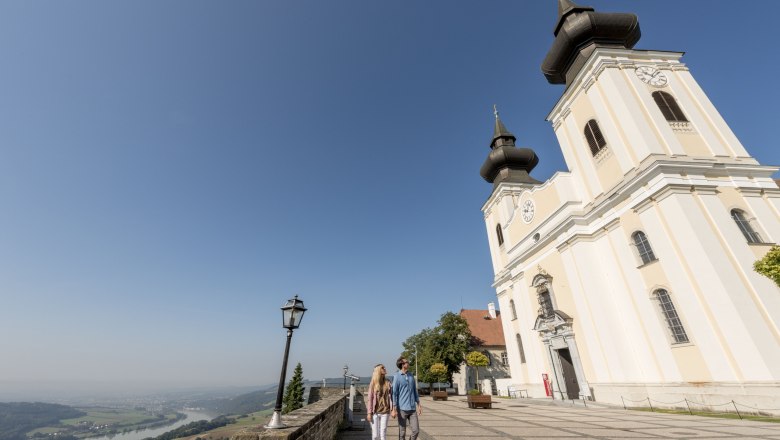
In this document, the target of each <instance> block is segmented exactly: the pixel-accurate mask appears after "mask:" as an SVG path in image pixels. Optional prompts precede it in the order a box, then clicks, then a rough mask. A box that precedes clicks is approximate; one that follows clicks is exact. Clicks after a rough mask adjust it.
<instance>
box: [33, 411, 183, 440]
mask: <svg viewBox="0 0 780 440" xmlns="http://www.w3.org/2000/svg"><path fill="white" fill-rule="evenodd" d="M75 409H77V410H80V411H83V412H85V413H86V415H83V416H81V417H77V418H71V419H63V420H61V421H60V422H59V423H56V424H53V425H50V426H44V427H40V428H38V429H35V430H33V431H31V432H29V433H28V434H27V435H28V437H31V438H33V439H35V438H39V439H41V438H47V437H50V436H51V435H52V434H54V433H58V434H57V437H60V436H73V437H77V438H85V437H96V436H103V435H113V434H119V433H123V432H130V431H135V430H137V429H146V428H154V427H158V426H163V425H167V424H170V423H173V422H175V421H176V420H179V419H181V418H183V417H184V416H183V415H182V414H179V413H177V412H175V411H173V410H164V411H163V412H157V411H147V410H146V409H145V408H134V409H121V408H100V407H90V408H75Z"/></svg>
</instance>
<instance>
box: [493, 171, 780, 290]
mask: <svg viewBox="0 0 780 440" xmlns="http://www.w3.org/2000/svg"><path fill="white" fill-rule="evenodd" d="M640 167H641V168H640V169H639V170H635V171H633V172H631V173H629V174H628V176H627V177H629V178H628V180H624V181H623V182H622V183H621V184H619V185H617V186H616V187H614V188H612V189H611V190H610V191H609V192H607V193H605V194H603V195H602V196H601V197H599V198H597V199H596V200H594V202H592V203H591V204H589V205H587V206H584V207H583V208H582V210H581V211H580V212H576V211H574V212H571V213H570V214H569V215H568V216H567V217H565V218H563V219H561V220H560V221H559V223H558V224H556V225H554V226H553V227H552V228H551V229H549V230H548V231H547V232H546V234H545V236H544V237H543V238H542V239H541V240H539V242H537V243H535V244H533V245H531V246H529V247H528V248H527V249H525V250H523V251H519V252H517V253H516V254H515V255H513V256H512V257H511V259H510V260H509V262H508V263H507V265H506V266H505V269H504V271H510V270H512V269H514V268H516V267H518V266H520V264H521V263H526V262H528V261H529V259H534V260H538V259H540V258H543V256H546V255H547V254H548V253H549V250H548V251H547V252H544V253H543V255H541V256H540V255H538V253H539V252H540V250H543V249H545V248H546V247H547V246H548V244H549V243H550V242H551V241H553V240H557V241H558V244H556V246H554V247H553V248H551V249H558V250H562V249H565V248H566V247H567V246H568V244H571V243H573V241H572V239H574V238H576V240H577V241H580V240H591V239H593V237H596V234H598V233H600V232H599V231H604V228H612V227H617V225H618V224H619V218H620V216H622V215H623V214H624V213H625V212H626V211H628V210H635V211H637V212H641V211H643V210H645V209H647V208H649V207H650V206H652V203H653V202H658V201H661V200H663V199H665V198H666V197H668V196H670V195H672V194H690V193H691V192H696V193H699V194H716V193H717V190H718V187H722V186H723V184H722V182H712V181H708V180H706V177H705V178H704V180H702V178H701V176H707V175H714V176H720V175H727V176H728V175H731V176H734V175H746V176H759V177H766V178H769V177H770V176H771V175H772V174H774V173H775V172H777V171H778V169H780V167H776V166H766V165H759V164H756V163H738V162H729V163H724V162H711V161H694V160H691V159H687V158H686V159H676V158H668V157H665V158H664V159H659V158H658V157H657V156H651V157H649V158H648V159H647V160H645V161H644V162H643V164H641V165H640ZM688 175H692V176H693V177H688ZM659 176H661V177H662V178H661V180H659V181H656V182H653V180H654V179H656V178H657V177H659ZM694 182H695V183H694ZM648 183H652V185H651V186H649V187H648V186H647V185H648ZM732 186H733V185H732ZM773 193H774V192H773ZM777 193H778V194H780V190H777ZM626 200H628V203H627V204H626V205H625V206H624V207H622V208H621V209H619V210H615V209H614V208H615V207H617V206H618V205H619V204H621V203H623V202H625V201H626ZM576 205H577V203H576V202H572V201H569V202H566V203H564V204H563V206H562V207H561V208H559V209H558V210H557V211H556V212H554V213H552V214H551V215H549V216H548V217H547V219H546V221H544V222H542V223H541V224H540V225H539V226H538V227H536V228H534V229H533V230H532V231H530V232H529V234H528V235H527V236H526V237H524V238H523V239H522V240H521V241H520V242H518V243H517V244H516V245H515V246H514V247H513V248H512V249H510V250H509V252H508V255H511V254H512V253H513V252H514V251H516V250H517V249H518V248H520V247H522V246H523V245H524V244H526V242H527V241H528V240H530V239H531V237H532V236H533V234H534V233H535V232H538V231H539V230H540V229H544V227H545V226H546V225H548V224H549V221H550V220H551V219H554V218H555V216H557V215H559V214H560V213H563V212H565V211H566V210H567V208H568V207H570V206H576ZM610 210H613V211H612V212H609V211H610ZM504 271H502V273H504ZM496 279H498V277H497V278H496Z"/></svg>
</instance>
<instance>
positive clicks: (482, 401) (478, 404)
mask: <svg viewBox="0 0 780 440" xmlns="http://www.w3.org/2000/svg"><path fill="white" fill-rule="evenodd" d="M467 402H468V404H469V408H492V407H493V401H492V400H491V399H490V395H481V396H472V395H469V396H468V399H467Z"/></svg>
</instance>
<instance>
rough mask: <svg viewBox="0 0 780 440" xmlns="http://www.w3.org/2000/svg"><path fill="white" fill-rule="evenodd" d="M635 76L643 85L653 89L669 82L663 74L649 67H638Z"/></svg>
mask: <svg viewBox="0 0 780 440" xmlns="http://www.w3.org/2000/svg"><path fill="white" fill-rule="evenodd" d="M636 76H637V77H639V79H640V80H642V82H643V83H645V84H650V85H651V86H655V87H663V86H665V85H666V83H667V82H668V81H669V80H668V79H667V78H666V75H664V73H663V72H661V71H660V70H658V69H656V68H655V67H650V66H640V67H637V68H636Z"/></svg>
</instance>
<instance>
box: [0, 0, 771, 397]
mask: <svg viewBox="0 0 780 440" xmlns="http://www.w3.org/2000/svg"><path fill="white" fill-rule="evenodd" d="M588 4H589V5H592V6H594V7H595V8H596V9H597V10H602V11H616V12H634V13H636V14H638V15H639V20H640V25H641V27H642V34H643V36H642V39H641V40H640V41H639V43H638V44H637V46H636V47H637V48H639V49H657V50H671V51H685V52H686V56H685V57H684V58H683V61H684V62H686V63H687V64H688V66H689V67H690V69H691V72H692V74H693V75H694V77H695V78H696V79H697V80H698V81H699V83H700V84H701V86H702V87H703V89H704V90H705V92H706V93H707V94H708V96H709V97H710V99H711V100H712V101H713V102H714V104H715V105H716V107H718V109H719V110H720V111H721V113H722V115H723V116H724V118H725V119H726V121H727V122H728V123H729V124H730V126H731V128H732V129H733V130H734V132H735V133H736V134H737V136H738V137H739V138H740V140H741V141H742V143H743V144H744V145H745V147H746V148H747V149H748V151H749V152H750V153H751V154H752V155H753V156H754V157H756V158H757V159H758V160H759V161H760V162H761V163H764V164H768V165H775V164H777V165H780V153H778V151H780V150H779V149H778V147H777V142H776V139H777V136H776V133H777V118H778V112H777V103H778V102H780V92H779V91H778V90H779V88H778V87H777V83H776V78H775V76H776V74H775V72H776V71H777V69H778V61H777V60H776V57H772V56H770V54H771V53H774V52H775V51H776V48H775V47H774V45H773V44H774V43H775V42H776V41H777V35H776V31H775V30H774V29H772V28H771V27H770V26H769V25H768V24H767V23H764V22H762V21H761V18H762V17H763V16H765V15H766V14H767V13H769V12H770V11H773V10H775V9H776V5H775V2H772V1H769V0H765V1H749V2H743V3H739V4H737V3H733V2H711V1H709V2H704V1H679V0H677V1H672V0H658V1H654V2H648V1H625V0H624V1H617V0H594V1H592V2H590V3H588ZM556 13H557V8H556V2H555V1H553V0H550V1H537V0H534V1H530V0H527V1H510V0H495V1H484V2H476V1H473V2H466V1H453V0H447V1H444V0H435V1H434V0H431V1H425V2H420V1H411V0H402V1H395V2H378V1H358V0H340V1H329V2H323V1H315V0H301V1H281V0H279V1H276V0H263V1H231V2H206V1H187V2H184V1H170V2H152V1H133V2H129V1H128V2H98V1H74V2H23V1H15V2H5V3H3V4H2V5H0V55H2V64H3V68H2V69H0V304H2V306H0V335H2V336H0V353H2V358H3V361H2V362H0V399H2V397H3V396H2V388H3V383H5V384H6V386H9V383H10V382H27V383H31V382H34V383H37V384H38V385H41V386H44V387H45V384H47V383H59V382H67V381H79V382H80V383H82V384H83V383H94V384H104V383H114V382H121V383H122V384H126V385H133V386H135V385H137V384H158V385H160V386H163V385H165V386H185V385H248V384H264V383H270V382H274V381H276V380H278V374H279V368H280V364H281V356H282V352H283V348H284V331H283V329H282V328H281V313H280V311H279V307H280V306H281V305H282V304H283V303H284V302H285V300H286V299H288V298H290V297H292V296H293V295H295V294H298V295H300V297H301V298H302V299H303V300H304V301H305V304H306V306H307V307H308V308H309V311H308V313H307V314H306V316H305V318H304V321H303V325H302V327H301V328H300V329H299V330H298V331H296V332H295V336H294V337H293V346H292V350H291V355H290V362H291V364H292V365H294V364H295V363H296V362H302V364H303V367H304V374H305V376H306V377H307V378H310V379H314V380H317V379H321V378H322V377H333V376H338V375H339V374H340V373H341V368H342V366H343V365H344V364H345V363H347V364H349V365H350V366H351V367H352V370H353V371H354V372H355V373H357V374H360V375H368V374H369V371H370V368H371V367H372V366H373V365H374V364H375V363H378V362H384V363H386V364H389V365H392V364H393V363H394V359H395V358H396V357H397V356H398V354H399V352H400V350H401V342H402V341H403V340H404V339H406V337H408V336H410V335H411V334H413V333H416V332H418V331H419V330H420V329H422V328H424V327H428V326H432V325H434V324H435V321H436V319H437V318H438V316H439V315H441V314H442V313H443V312H446V311H458V310H459V309H460V308H461V307H465V308H486V305H487V303H488V302H490V301H493V300H495V292H494V291H493V289H492V288H491V287H490V285H491V282H492V277H493V276H492V268H491V264H490V258H489V254H488V247H487V240H486V233H485V227H484V224H483V219H482V214H481V212H480V207H481V206H482V204H483V202H484V201H485V200H486V198H487V197H488V195H489V194H490V190H491V186H490V185H489V184H488V183H486V182H484V181H483V180H482V179H481V178H480V176H479V167H480V166H481V164H482V162H483V160H484V159H485V157H486V155H487V153H488V144H489V140H490V136H491V133H492V124H493V114H492V105H493V104H497V105H498V107H499V110H500V111H501V117H502V120H503V121H504V123H505V124H506V126H507V127H508V128H509V129H510V130H511V131H512V132H513V133H514V134H515V135H516V136H517V138H518V145H520V146H526V147H530V148H533V149H534V150H535V151H536V152H537V154H538V155H539V157H540V164H539V166H538V167H537V168H536V169H535V170H534V172H533V173H532V175H533V176H534V177H536V178H537V179H540V180H545V179H548V178H549V177H551V176H552V174H553V173H554V172H556V171H559V170H565V169H566V167H565V164H564V162H563V159H562V156H561V154H560V150H559V148H558V145H557V142H556V140H555V137H554V134H553V132H552V129H551V127H550V125H549V123H547V122H546V121H544V117H545V116H546V115H547V113H548V112H549V110H550V109H551V108H552V106H553V105H554V104H555V102H556V100H557V98H558V97H559V96H560V94H561V93H562V91H563V89H562V87H560V86H553V85H549V84H547V82H546V81H545V79H544V77H543V76H542V74H541V73H540V70H539V66H540V64H541V61H542V59H543V58H544V55H545V53H546V52H547V50H548V48H549V46H550V44H551V42H552V38H553V35H552V30H553V26H554V24H555V21H556ZM42 384H43V385H42ZM134 384H135V385H134ZM155 386H156V385H155Z"/></svg>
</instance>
